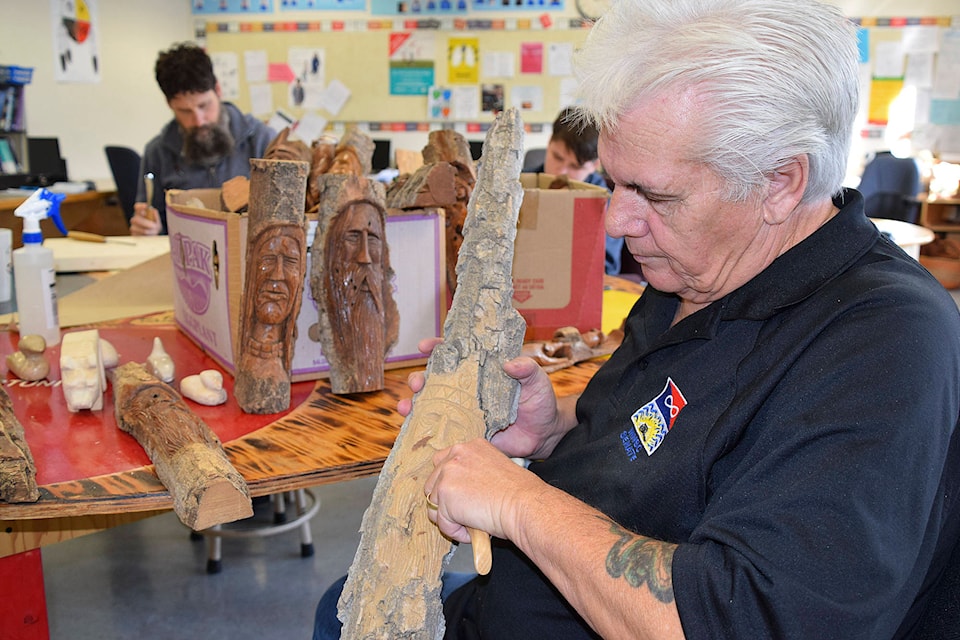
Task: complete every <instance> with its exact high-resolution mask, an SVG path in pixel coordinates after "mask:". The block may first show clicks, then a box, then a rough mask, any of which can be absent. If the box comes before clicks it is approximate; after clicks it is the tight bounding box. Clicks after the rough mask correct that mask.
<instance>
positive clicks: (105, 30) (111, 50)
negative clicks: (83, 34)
mask: <svg viewBox="0 0 960 640" xmlns="http://www.w3.org/2000/svg"><path fill="white" fill-rule="evenodd" d="M97 14H98V18H99V22H98V24H97V26H98V27H99V32H98V37H99V48H100V71H101V80H100V82H99V83H98V84H81V83H71V84H60V83H57V82H55V81H54V63H55V61H56V58H55V56H54V42H53V30H52V23H51V3H50V0H31V1H30V2H24V1H23V0H0V16H3V18H2V20H0V64H6V65H18V66H25V67H33V69H34V71H33V82H32V83H31V84H30V85H28V86H27V88H26V90H25V94H26V107H27V108H26V125H27V131H28V133H29V135H30V136H33V137H47V136H49V137H57V138H59V139H60V151H61V153H62V154H63V156H64V157H65V158H66V159H67V169H68V171H69V172H70V177H71V179H74V180H98V179H103V178H109V177H110V169H109V167H108V165H107V159H106V156H105V155H104V151H103V147H104V146H105V145H109V144H121V145H125V146H130V147H133V148H135V149H139V150H142V149H143V147H144V145H145V144H146V143H147V141H148V140H149V139H150V138H151V137H153V136H154V135H156V133H157V131H158V130H159V129H160V125H161V124H162V123H163V122H166V121H167V120H169V118H170V109H169V108H168V107H167V105H166V101H165V100H164V98H163V94H162V93H161V92H160V89H159V88H158V87H157V83H156V80H154V77H153V63H154V61H155V60H156V56H157V52H158V51H160V50H162V49H166V48H168V47H169V46H170V45H171V44H173V43H174V42H179V41H183V40H190V39H191V38H192V37H193V19H192V17H191V15H190V2H189V0H177V1H174V2H156V1H155V0H99V1H98V2H97Z"/></svg>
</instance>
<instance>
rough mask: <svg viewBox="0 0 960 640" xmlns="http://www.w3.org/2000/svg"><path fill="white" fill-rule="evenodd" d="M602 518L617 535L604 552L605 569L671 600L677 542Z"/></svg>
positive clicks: (668, 600) (658, 597) (655, 594)
mask: <svg viewBox="0 0 960 640" xmlns="http://www.w3.org/2000/svg"><path fill="white" fill-rule="evenodd" d="M604 521H605V522H608V523H609V524H610V532H611V533H613V534H614V535H616V536H618V537H619V539H618V540H617V541H616V542H615V543H614V545H613V547H611V548H610V553H608V554H607V573H608V574H609V575H610V576H611V577H612V578H620V577H622V578H623V579H624V580H626V581H627V584H629V585H630V586H631V587H635V588H639V587H641V586H643V585H644V584H646V585H647V588H648V589H649V590H650V593H652V594H653V596H654V597H655V598H656V599H657V600H659V601H660V602H664V603H669V602H673V573H672V569H673V552H674V550H675V549H676V547H677V546H676V545H675V544H669V543H666V542H660V541H659V540H651V539H650V538H644V537H643V536H638V535H637V534H635V533H632V532H630V531H627V530H626V529H624V528H623V527H621V526H620V525H618V524H617V523H616V522H613V521H612V520H608V519H606V518H604Z"/></svg>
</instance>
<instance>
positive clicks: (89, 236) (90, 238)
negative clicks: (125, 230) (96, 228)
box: [67, 231, 137, 247]
mask: <svg viewBox="0 0 960 640" xmlns="http://www.w3.org/2000/svg"><path fill="white" fill-rule="evenodd" d="M67 237H68V238H73V239H74V240H79V241H81V242H109V243H110V244H126V245H129V246H131V247H135V246H137V243H136V242H134V241H133V240H121V239H120V238H114V237H113V236H102V235H100V234H99V233H88V232H86V231H68V232H67Z"/></svg>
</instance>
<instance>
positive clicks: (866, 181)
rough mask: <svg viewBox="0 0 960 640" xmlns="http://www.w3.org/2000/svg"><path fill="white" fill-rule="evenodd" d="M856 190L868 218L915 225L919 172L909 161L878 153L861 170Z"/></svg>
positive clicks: (884, 152) (911, 161) (909, 159)
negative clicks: (861, 197)
mask: <svg viewBox="0 0 960 640" xmlns="http://www.w3.org/2000/svg"><path fill="white" fill-rule="evenodd" d="M857 189H858V190H859V191H860V193H862V194H863V200H864V211H865V212H866V214H867V215H868V216H870V217H871V218H888V219H891V220H903V221H904V222H910V223H912V224H916V223H917V219H918V218H919V216H920V203H919V202H918V201H917V194H918V192H919V191H920V168H919V167H918V166H917V163H916V161H915V160H914V159H913V158H898V157H896V156H894V155H893V154H892V153H890V152H889V151H882V152H880V153H878V154H877V155H876V156H875V157H874V158H873V160H871V161H870V162H868V163H867V166H866V167H864V169H863V176H862V177H861V178H860V185H859V186H858V187H857Z"/></svg>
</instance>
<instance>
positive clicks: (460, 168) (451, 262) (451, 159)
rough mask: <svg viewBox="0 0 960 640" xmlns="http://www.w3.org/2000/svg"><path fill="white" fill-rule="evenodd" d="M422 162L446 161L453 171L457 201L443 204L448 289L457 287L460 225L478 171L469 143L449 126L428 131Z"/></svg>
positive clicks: (461, 231) (461, 234)
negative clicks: (445, 215) (454, 173)
mask: <svg viewBox="0 0 960 640" xmlns="http://www.w3.org/2000/svg"><path fill="white" fill-rule="evenodd" d="M423 161H424V164H425V165H426V164H437V163H441V162H447V163H449V164H451V165H452V166H453V168H454V169H455V170H456V178H455V181H454V182H455V188H456V191H457V193H456V202H455V203H453V204H451V205H446V206H444V210H445V211H446V214H447V217H446V252H447V265H446V267H447V289H448V290H449V291H450V293H451V294H452V293H454V292H455V291H456V290H457V286H458V284H457V273H456V268H457V256H458V255H459V253H460V245H461V244H463V224H464V220H465V219H466V217H467V203H468V202H469V201H470V197H471V194H472V193H473V188H474V184H476V181H477V170H476V166H475V165H474V163H473V156H471V155H470V143H469V142H467V139H466V138H464V137H463V136H462V135H460V134H459V133H457V132H456V131H453V130H451V129H442V130H439V131H431V132H430V135H429V137H428V140H427V146H425V147H424V148H423Z"/></svg>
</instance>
